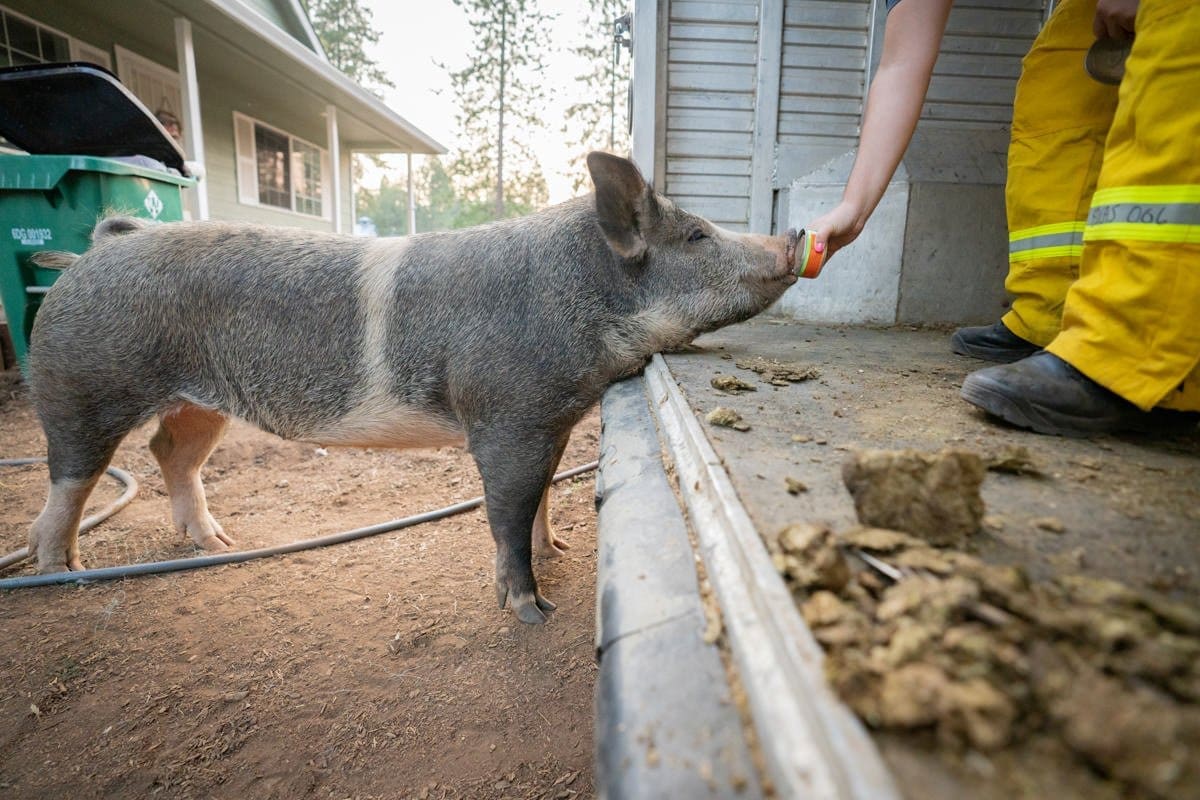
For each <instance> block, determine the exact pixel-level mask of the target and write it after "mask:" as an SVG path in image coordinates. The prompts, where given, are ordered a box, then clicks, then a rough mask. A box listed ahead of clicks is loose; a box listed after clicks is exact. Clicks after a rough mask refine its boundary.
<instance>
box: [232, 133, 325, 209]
mask: <svg viewBox="0 0 1200 800" xmlns="http://www.w3.org/2000/svg"><path fill="white" fill-rule="evenodd" d="M233 126H234V133H235V141H236V147H237V180H238V199H239V200H240V201H241V202H243V203H246V204H248V205H260V206H272V207H274V208H282V209H286V210H288V211H294V212H296V213H297V214H304V215H306V216H310V217H323V218H325V219H328V218H329V213H328V209H329V203H328V199H327V198H326V193H327V192H328V191H329V156H328V153H327V152H326V151H325V150H323V149H321V148H320V147H317V146H316V145H315V144H312V143H311V142H306V141H304V140H303V139H299V138H297V137H295V136H292V135H291V134H289V133H286V132H284V131H281V130H279V129H278V128H272V127H270V126H269V125H264V124H263V123H261V122H259V121H258V120H256V119H251V118H250V117H247V116H244V115H242V114H238V113H234V115H233Z"/></svg>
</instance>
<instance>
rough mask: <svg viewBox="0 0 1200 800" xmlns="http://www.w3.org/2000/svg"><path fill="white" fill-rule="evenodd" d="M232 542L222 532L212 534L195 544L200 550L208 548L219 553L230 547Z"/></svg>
mask: <svg viewBox="0 0 1200 800" xmlns="http://www.w3.org/2000/svg"><path fill="white" fill-rule="evenodd" d="M232 544H233V542H232V541H231V540H230V539H229V537H228V536H225V535H224V534H214V535H212V536H209V537H206V538H204V539H201V540H200V541H198V542H196V546H197V547H199V548H200V549H201V550H208V551H210V552H213V553H221V552H224V551H225V550H229V549H232V548H231V545H232Z"/></svg>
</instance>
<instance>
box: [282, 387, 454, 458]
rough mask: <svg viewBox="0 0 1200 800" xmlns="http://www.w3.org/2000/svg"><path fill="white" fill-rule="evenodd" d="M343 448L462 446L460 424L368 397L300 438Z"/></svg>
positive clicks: (391, 402)
mask: <svg viewBox="0 0 1200 800" xmlns="http://www.w3.org/2000/svg"><path fill="white" fill-rule="evenodd" d="M300 438H301V440H302V441H306V442H312V443H314V444H319V445H337V446H343V447H462V446H463V445H465V444H466V436H465V434H464V433H463V430H462V428H461V427H459V426H458V425H457V424H455V423H453V422H451V421H449V420H447V419H446V418H445V417H442V416H439V415H436V414H433V413H431V412H430V411H428V410H427V409H423V408H419V407H417V406H410V405H404V404H402V403H397V402H395V401H394V400H390V399H387V398H381V399H377V400H368V401H367V402H364V403H363V404H362V405H360V406H358V407H356V408H354V409H351V410H350V412H349V413H347V414H346V415H345V416H343V417H341V418H340V419H337V420H335V421H333V422H332V423H330V424H328V425H326V426H324V427H322V428H320V429H318V430H315V431H312V432H311V433H308V434H305V435H304V436H303V437H300Z"/></svg>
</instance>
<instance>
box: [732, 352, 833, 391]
mask: <svg viewBox="0 0 1200 800" xmlns="http://www.w3.org/2000/svg"><path fill="white" fill-rule="evenodd" d="M734 363H736V364H737V366H738V368H739V369H748V370H750V371H751V372H757V373H758V374H759V376H760V377H761V378H762V380H763V382H764V383H769V384H771V385H772V386H787V385H788V384H789V383H801V382H803V381H811V380H814V379H816V378H819V377H821V372H820V370H818V369H817V368H816V367H814V366H812V365H811V364H785V363H783V362H782V361H775V360H774V359H770V358H763V357H762V356H755V357H754V358H743V359H742V360H740V361H736V362H734Z"/></svg>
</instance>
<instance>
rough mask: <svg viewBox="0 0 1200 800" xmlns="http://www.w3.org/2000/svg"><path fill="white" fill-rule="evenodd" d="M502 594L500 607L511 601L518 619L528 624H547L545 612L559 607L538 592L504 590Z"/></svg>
mask: <svg viewBox="0 0 1200 800" xmlns="http://www.w3.org/2000/svg"><path fill="white" fill-rule="evenodd" d="M501 594H502V595H503V596H502V597H501V599H500V607H501V608H504V606H505V604H506V602H511V603H512V610H513V612H515V613H516V615H517V619H519V620H521V622H524V623H525V624H526V625H544V624H546V613H545V612H547V611H553V610H554V609H556V608H557V607H558V606H556V605H554V603H551V602H550V601H549V600H547V599H546V598H544V597H542V596H541V595H540V594H538V593H536V592H523V593H521V594H514V593H512V592H508V591H504V592H502V593H501Z"/></svg>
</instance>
